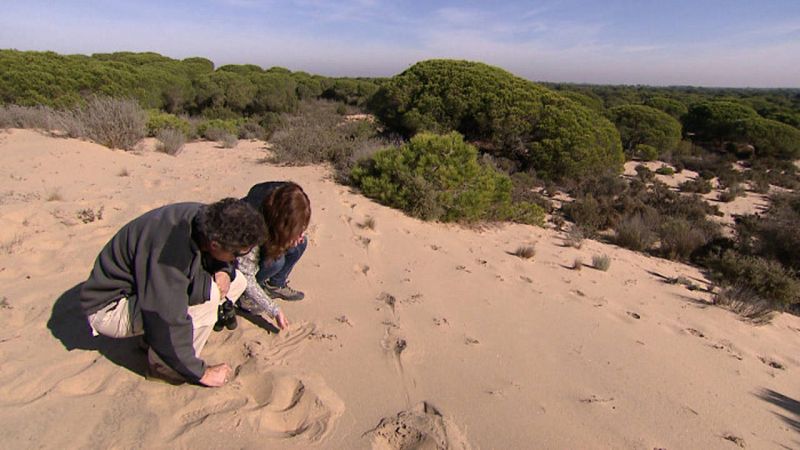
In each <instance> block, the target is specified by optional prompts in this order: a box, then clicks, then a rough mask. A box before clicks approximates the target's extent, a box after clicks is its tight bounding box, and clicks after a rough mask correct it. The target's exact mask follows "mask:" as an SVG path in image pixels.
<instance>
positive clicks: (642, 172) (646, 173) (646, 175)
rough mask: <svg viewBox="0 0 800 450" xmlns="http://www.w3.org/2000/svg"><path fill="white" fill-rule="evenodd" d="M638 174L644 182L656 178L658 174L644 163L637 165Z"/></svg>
mask: <svg viewBox="0 0 800 450" xmlns="http://www.w3.org/2000/svg"><path fill="white" fill-rule="evenodd" d="M636 176H637V177H638V178H639V180H641V181H642V183H649V182H651V181H653V180H654V179H655V178H656V175H655V174H654V173H653V171H652V170H650V169H648V168H647V166H645V165H644V164H639V165H638V166H636Z"/></svg>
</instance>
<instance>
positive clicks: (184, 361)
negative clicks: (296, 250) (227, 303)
mask: <svg viewBox="0 0 800 450" xmlns="http://www.w3.org/2000/svg"><path fill="white" fill-rule="evenodd" d="M201 208H203V205H202V204H201V203H177V204H173V205H167V206H163V207H161V208H158V209H155V210H153V211H150V212H148V213H145V214H144V215H142V216H140V217H139V218H137V219H134V220H133V221H132V222H130V223H128V224H127V225H125V226H124V227H123V228H122V229H121V230H120V231H119V232H117V234H116V235H115V236H114V237H113V238H112V239H111V240H110V241H109V242H108V244H106V246H105V247H104V248H103V250H102V251H101V252H100V254H99V255H98V257H97V261H96V262H95V265H94V268H93V269H92V273H91V275H90V276H89V279H88V280H87V281H86V283H85V284H84V285H83V288H82V289H81V306H82V308H83V310H84V312H85V313H86V314H87V315H89V314H93V313H95V312H97V311H98V310H100V309H102V308H103V307H104V306H106V305H108V304H109V303H111V302H113V301H116V300H118V299H120V298H122V297H127V298H128V299H129V301H130V302H131V304H132V305H133V304H138V307H139V308H141V311H142V322H143V325H144V333H145V336H146V338H147V342H148V344H149V345H150V347H151V348H152V349H153V351H155V352H156V353H157V354H158V356H160V357H161V359H163V360H164V362H166V363H167V364H168V365H169V366H170V367H172V368H173V369H174V370H175V371H177V372H178V373H180V374H181V375H183V376H184V377H186V379H187V380H189V381H193V382H197V381H198V380H200V378H201V377H202V376H203V373H204V372H205V368H206V367H205V363H204V362H203V361H202V360H201V359H200V358H198V357H197V355H195V351H194V347H193V345H192V342H193V327H192V321H191V318H190V317H189V314H188V307H189V306H190V305H198V304H200V303H203V302H206V301H208V300H209V299H210V298H211V280H212V276H213V275H212V274H213V273H214V272H217V271H219V270H225V271H226V272H229V273H232V272H233V270H232V267H231V266H230V265H228V264H225V263H221V262H219V261H216V260H213V259H212V258H210V256H208V255H204V253H202V252H201V251H200V243H201V241H200V240H201V239H202V238H201V237H200V235H199V233H198V231H197V226H196V217H197V215H198V213H199V212H200V211H201Z"/></svg>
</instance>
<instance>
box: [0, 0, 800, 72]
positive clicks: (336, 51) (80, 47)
mask: <svg viewBox="0 0 800 450" xmlns="http://www.w3.org/2000/svg"><path fill="white" fill-rule="evenodd" d="M0 4H2V14H0V48H14V49H18V50H51V51H55V52H58V53H64V54H72V53H82V54H92V53H100V52H113V51H154V52H157V53H160V54H162V55H165V56H169V57H172V58H177V59H182V58H185V57H190V56H202V57H206V58H208V59H211V60H212V61H214V63H215V64H216V65H217V66H220V65H223V64H256V65H259V66H262V67H265V68H268V67H272V66H281V67H285V68H288V69H290V70H293V71H297V70H302V71H306V72H309V73H314V74H320V75H327V76H392V75H395V74H398V73H400V72H402V71H403V70H405V69H407V68H408V67H410V66H411V65H413V64H414V63H415V62H418V61H423V60H426V59H432V58H450V59H466V60H470V61H480V62H484V63H487V64H491V65H494V66H499V67H502V68H503V69H505V70H508V71H509V72H512V73H514V74H515V75H518V76H521V77H524V78H527V79H530V80H534V81H549V82H571V83H593V84H644V85H693V86H727V87H746V86H750V87H800V0H759V1H756V0H660V1H658V0H595V1H591V0H542V1H514V0H500V1H460V2H457V1H441V0H427V1H422V0H396V1H388V0H287V1H279V0H175V1H170V0H136V1H123V0H60V1H59V0H23V1H20V0H0ZM0 70H2V68H0Z"/></svg>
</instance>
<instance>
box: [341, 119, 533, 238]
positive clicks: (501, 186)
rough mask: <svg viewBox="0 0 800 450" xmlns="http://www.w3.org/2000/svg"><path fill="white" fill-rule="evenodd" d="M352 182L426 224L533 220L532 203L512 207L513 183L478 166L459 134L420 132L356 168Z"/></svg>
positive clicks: (474, 152) (374, 196)
mask: <svg viewBox="0 0 800 450" xmlns="http://www.w3.org/2000/svg"><path fill="white" fill-rule="evenodd" d="M351 179H352V180H353V182H354V184H355V185H356V186H358V187H359V188H360V189H361V190H362V192H364V194H365V195H367V196H368V197H372V198H374V199H376V200H378V201H380V202H381V203H384V204H386V205H389V206H392V207H395V208H398V209H402V210H403V211H406V212H407V213H409V214H411V215H413V216H416V217H420V218H422V219H425V220H441V221H458V220H464V221H468V222H469V221H476V220H485V219H489V220H492V219H500V220H520V221H526V222H528V221H535V222H538V223H541V220H542V218H543V216H544V212H543V211H541V208H538V206H536V205H532V204H528V205H525V206H521V205H519V204H512V203H511V180H510V179H509V178H508V176H505V175H502V174H500V173H498V172H495V171H494V170H492V169H491V168H488V167H485V166H481V165H480V164H479V163H478V151H477V149H476V148H475V147H473V146H471V145H469V144H467V143H465V142H464V139H463V137H462V136H461V135H459V134H458V133H450V134H447V135H443V136H439V135H435V134H430V133H421V134H419V135H417V136H415V137H414V138H412V139H411V141H410V142H408V143H407V144H405V145H403V146H401V147H399V148H387V149H384V150H381V151H379V152H378V153H376V154H375V155H374V156H373V157H372V158H371V159H369V160H366V161H363V162H362V163H361V164H359V165H358V166H356V167H355V168H354V169H353V171H352V174H351Z"/></svg>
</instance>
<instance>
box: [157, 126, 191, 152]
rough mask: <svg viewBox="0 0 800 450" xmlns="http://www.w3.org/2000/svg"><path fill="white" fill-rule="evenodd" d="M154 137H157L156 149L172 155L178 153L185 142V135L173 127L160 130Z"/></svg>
mask: <svg viewBox="0 0 800 450" xmlns="http://www.w3.org/2000/svg"><path fill="white" fill-rule="evenodd" d="M156 139H158V145H157V146H156V150H158V151H159V152H161V153H166V154H168V155H172V156H175V155H177V154H178V153H180V152H181V150H183V145H184V144H185V143H186V136H184V134H183V132H182V131H180V130H176V129H174V128H165V129H163V130H160V131H159V132H158V135H156Z"/></svg>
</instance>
